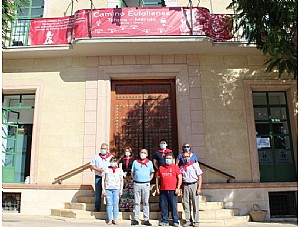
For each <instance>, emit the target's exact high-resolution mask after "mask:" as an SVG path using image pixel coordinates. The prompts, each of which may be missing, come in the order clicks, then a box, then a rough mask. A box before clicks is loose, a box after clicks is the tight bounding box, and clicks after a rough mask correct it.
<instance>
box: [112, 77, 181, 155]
mask: <svg viewBox="0 0 300 227" xmlns="http://www.w3.org/2000/svg"><path fill="white" fill-rule="evenodd" d="M111 129H112V130H111V138H112V139H111V144H110V148H111V152H113V153H114V154H115V155H116V156H117V157H120V155H122V153H123V151H124V149H125V147H126V146H129V147H131V148H132V150H133V152H134V155H135V157H138V153H139V151H140V150H141V149H142V148H146V149H147V150H148V152H149V158H150V159H152V157H153V152H154V151H156V150H157V149H158V148H159V140H160V139H166V140H167V143H168V147H169V148H170V149H172V150H173V151H174V152H175V154H177V151H178V142H177V138H178V135H177V119H176V94H175V81H174V80H143V81H141V80H139V81H137V80H131V81H130V80H129V81H112V127H111Z"/></svg>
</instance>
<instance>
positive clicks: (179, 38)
mask: <svg viewBox="0 0 300 227" xmlns="http://www.w3.org/2000/svg"><path fill="white" fill-rule="evenodd" d="M233 24H234V23H233V22H232V21H231V15H221V14H210V12H209V10H208V9H206V8H199V7H193V8H183V7H170V8H168V7H155V8H154V7H153V8H133V7H132V8H114V9H112V8H107V9H99V10H93V11H92V13H91V10H78V11H77V12H76V13H75V14H74V16H65V17H60V18H38V19H33V20H24V19H23V20H17V21H16V22H15V23H14V26H13V30H12V33H11V41H10V42H8V43H7V47H8V48H7V49H4V51H3V52H4V56H3V57H4V59H5V58H11V57H12V58H23V57H26V56H27V55H29V54H30V53H32V52H33V51H34V52H35V54H34V57H46V56H48V57H49V56H52V57H56V56H57V57H58V56H60V57H64V56H65V57H67V56H69V57H71V56H99V55H143V54H145V55H152V54H154V55H155V54H183V53H184V54H212V53H214V54H230V52H232V54H237V53H239V54H240V53H241V52H243V51H245V48H246V49H247V51H246V52H245V54H249V53H248V52H249V51H250V52H253V53H254V52H255V53H257V50H255V48H253V47H249V46H247V45H246V43H247V42H246V40H244V39H242V38H241V35H240V34H239V33H235V34H234V35H232V34H231V29H232V26H233ZM228 47H230V48H228ZM241 47H245V48H241ZM229 49H230V50H229ZM242 49H243V50H242ZM228 51H229V52H228Z"/></svg>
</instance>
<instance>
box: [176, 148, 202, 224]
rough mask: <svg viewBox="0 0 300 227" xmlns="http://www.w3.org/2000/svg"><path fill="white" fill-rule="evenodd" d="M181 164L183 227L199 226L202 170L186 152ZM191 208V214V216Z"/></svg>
mask: <svg viewBox="0 0 300 227" xmlns="http://www.w3.org/2000/svg"><path fill="white" fill-rule="evenodd" d="M182 158H183V159H182V161H183V164H182V165H181V166H180V170H181V172H182V180H183V208H184V213H185V219H186V223H185V224H184V225H183V226H184V227H188V226H190V225H193V226H194V227H198V226H199V195H200V193H201V187H202V173H203V172H202V170H201V169H200V166H199V164H198V162H194V160H191V156H190V154H189V153H188V152H185V153H184V154H183V156H182ZM191 208H193V213H192V215H191Z"/></svg>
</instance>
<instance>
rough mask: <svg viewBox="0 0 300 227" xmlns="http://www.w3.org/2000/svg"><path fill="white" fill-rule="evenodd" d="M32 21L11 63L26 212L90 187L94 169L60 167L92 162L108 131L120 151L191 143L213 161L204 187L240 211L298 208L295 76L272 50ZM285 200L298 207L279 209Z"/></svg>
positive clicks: (11, 108) (8, 91)
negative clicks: (80, 32)
mask: <svg viewBox="0 0 300 227" xmlns="http://www.w3.org/2000/svg"><path fill="white" fill-rule="evenodd" d="M30 2H31V5H30V6H28V15H23V16H24V18H25V17H26V16H27V18H26V19H31V18H38V17H42V18H57V17H64V16H67V15H73V14H74V13H75V12H76V11H78V10H81V9H88V8H89V7H92V8H95V9H100V8H108V9H109V8H115V7H116V6H118V8H117V9H120V8H121V9H123V8H122V7H125V6H126V5H127V6H128V7H141V8H146V7H147V6H148V5H147V2H145V1H141V2H135V1H131V0H130V1H128V2H127V1H126V2H125V1H122V2H119V1H117V2H116V1H107V2H96V1H95V2H94V3H93V2H92V1H79V2H77V1H76V2H74V1H70V3H68V2H61V1H58V0H48V1H37V0H31V1H30ZM124 2H125V3H124ZM91 3H92V5H90V4H91ZM152 4H153V3H149V5H150V6H152V7H153V5H152ZM164 5H165V6H166V7H186V6H188V5H189V2H188V1H164V2H162V3H160V5H158V8H160V7H165V6H164ZM227 5H229V1H225V2H224V1H222V2H219V1H217V2H216V1H201V2H196V1H193V6H197V7H203V8H206V9H208V10H209V11H210V13H214V14H231V13H232V12H230V11H229V10H228V9H226V6H227ZM26 12H27V11H25V13H24V14H26ZM34 13H36V14H34ZM20 17H21V15H20ZM24 21H26V22H24ZM28 21H30V20H28ZM20 23H21V24H22V26H23V27H22V26H21V25H20V26H19V24H20ZM26 23H27V20H25V19H24V20H23V21H22V20H19V24H18V23H16V25H15V27H16V28H17V30H15V31H18V32H19V33H18V32H15V33H14V41H13V42H11V43H10V44H8V48H6V49H3V64H2V65H3V73H2V75H3V79H2V92H3V99H2V107H3V110H2V133H3V138H4V139H3V141H2V147H3V151H2V173H3V174H2V181H3V193H4V196H3V198H4V199H5V198H9V199H11V200H13V199H14V201H15V200H16V201H17V202H18V204H19V208H17V210H18V211H19V212H21V213H24V214H32V213H35V214H50V209H51V208H60V207H62V206H63V203H64V202H66V201H76V196H77V195H85V194H90V193H91V189H92V187H93V183H94V175H93V172H91V171H90V170H89V169H86V170H84V171H82V172H81V171H79V172H78V174H73V175H71V176H70V177H68V178H67V179H64V180H63V182H62V184H55V183H57V182H55V178H57V177H58V176H61V175H63V174H65V173H68V172H69V171H71V170H76V168H78V167H81V166H83V165H85V164H86V163H88V162H90V161H91V158H92V156H93V155H95V154H97V153H98V152H99V148H100V145H101V143H103V142H105V143H108V144H109V145H110V151H111V152H112V153H114V154H115V155H116V156H119V155H120V154H121V152H122V149H123V148H125V146H127V145H129V146H131V147H132V148H133V150H134V152H135V153H136V154H137V153H138V151H139V150H140V149H141V148H143V147H145V148H147V149H148V150H149V153H150V158H151V153H153V152H154V151H155V150H156V149H157V148H158V144H159V140H160V139H162V138H165V139H167V141H168V144H169V146H170V147H171V148H172V149H173V150H174V152H175V153H176V154H178V153H179V152H181V145H182V144H183V143H185V142H188V143H190V144H191V147H192V150H193V151H194V152H195V153H196V154H197V156H198V159H199V161H201V162H202V163H204V164H206V165H209V166H211V167H212V168H210V167H205V166H203V167H202V168H203V170H204V186H203V194H205V195H211V196H212V199H213V200H215V201H224V202H226V207H233V208H239V209H240V210H241V214H247V213H248V211H249V210H251V207H252V205H253V204H259V205H260V206H261V207H262V208H263V209H266V210H268V211H269V216H268V217H269V218H270V217H278V216H289V217H294V216H295V215H296V213H295V210H296V207H297V205H296V198H297V191H298V189H297V155H298V153H297V148H298V144H297V137H298V125H297V120H298V112H297V103H298V100H297V91H298V90H297V81H295V80H293V79H292V77H290V76H289V75H284V76H283V77H282V78H281V79H279V78H278V74H277V73H276V72H273V73H266V72H265V68H266V66H265V65H264V63H265V61H266V57H265V56H264V55H263V54H262V53H261V52H260V51H258V50H257V49H256V48H255V46H253V45H250V46H247V45H246V44H245V42H242V41H241V40H240V39H238V37H232V38H231V39H229V40H225V41H222V42H218V41H216V40H214V39H213V38H211V37H209V36H207V35H194V34H192V35H188V36H124V37H95V38H93V37H83V38H73V39H72V40H71V42H70V43H69V44H63V45H38V46H37V45H30V42H28V39H29V38H28V36H29V34H26V32H27V31H28V29H29V27H30V26H32V24H30V23H29V22H28V24H26ZM24 25H26V26H29V27H26V26H25V27H26V28H27V30H26V29H25V30H24V32H23V33H20V30H21V29H20V28H21V27H22V28H24ZM18 26H19V27H18ZM149 26H150V25H149ZM17 35H19V36H17ZM24 38H25V39H24ZM26 40H27V41H26ZM20 42H21V43H20ZM214 169H217V170H219V171H215V170H214ZM220 172H223V173H225V175H224V174H222V173H220ZM228 175H230V176H233V177H234V179H231V180H230V183H227V181H229V180H228ZM52 183H54V184H52ZM9 199H8V200H7V201H9ZM276 201H277V202H278V201H279V204H281V205H280V206H283V205H284V204H285V205H287V206H295V209H294V210H292V211H287V210H283V211H282V210H279V211H278V207H277V206H276ZM274 203H275V205H274ZM3 204H5V201H3ZM282 204H283V205H282ZM7 209H8V210H9V209H11V208H7Z"/></svg>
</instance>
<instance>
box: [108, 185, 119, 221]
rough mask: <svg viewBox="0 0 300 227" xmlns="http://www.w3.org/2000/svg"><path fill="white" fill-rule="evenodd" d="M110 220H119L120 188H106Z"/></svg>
mask: <svg viewBox="0 0 300 227" xmlns="http://www.w3.org/2000/svg"><path fill="white" fill-rule="evenodd" d="M105 193H106V211H107V216H108V221H112V220H115V221H116V220H118V214H119V200H120V189H105Z"/></svg>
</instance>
